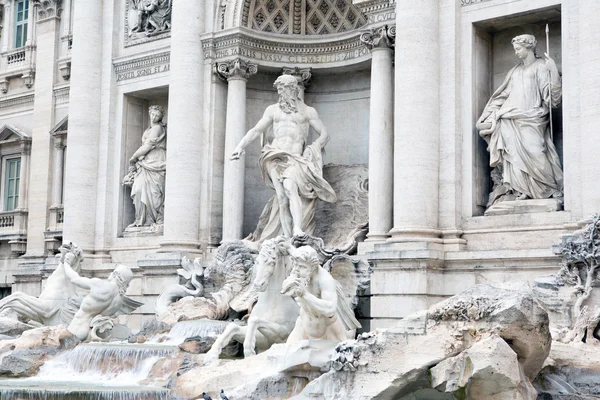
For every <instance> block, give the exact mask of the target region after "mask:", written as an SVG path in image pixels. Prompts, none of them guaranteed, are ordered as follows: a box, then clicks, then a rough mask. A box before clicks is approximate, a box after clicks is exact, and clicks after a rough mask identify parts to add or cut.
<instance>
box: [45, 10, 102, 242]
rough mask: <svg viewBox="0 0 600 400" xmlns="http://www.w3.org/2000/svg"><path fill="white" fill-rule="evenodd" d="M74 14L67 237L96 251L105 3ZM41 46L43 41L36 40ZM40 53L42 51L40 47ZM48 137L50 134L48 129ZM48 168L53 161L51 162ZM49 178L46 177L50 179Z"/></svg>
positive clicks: (66, 176) (65, 222)
mask: <svg viewBox="0 0 600 400" xmlns="http://www.w3.org/2000/svg"><path fill="white" fill-rule="evenodd" d="M73 12H74V15H73V36H74V37H76V38H77V39H76V40H75V41H74V42H73V49H72V53H71V65H72V69H73V71H72V74H71V90H70V98H69V104H70V105H69V150H68V152H69V154H68V157H67V164H66V168H65V181H66V182H68V184H69V188H68V190H66V191H65V198H64V205H65V217H64V228H63V237H64V238H65V239H66V240H72V241H74V242H76V243H77V244H78V245H79V246H80V247H81V248H82V249H83V251H84V252H86V253H89V252H93V251H94V236H95V234H94V233H95V221H96V199H97V197H98V196H97V185H96V183H97V180H98V153H99V151H98V147H99V138H100V129H101V124H100V109H101V104H100V102H101V98H102V95H101V87H102V71H101V66H102V43H103V36H102V31H103V24H102V2H101V1H97V0H78V1H77V5H76V6H75V8H74V10H73ZM38 46H39V43H38ZM38 51H39V49H38ZM46 135H47V136H49V135H48V134H47V133H46ZM48 169H49V165H48ZM47 182H48V181H47Z"/></svg>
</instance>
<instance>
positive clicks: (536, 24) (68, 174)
mask: <svg viewBox="0 0 600 400" xmlns="http://www.w3.org/2000/svg"><path fill="white" fill-rule="evenodd" d="M75 3H76V4H75ZM0 10H2V13H1V15H2V37H1V46H2V48H1V52H0V91H1V93H0V156H1V157H2V159H1V165H0V178H1V187H0V195H1V197H2V211H1V212H0V256H1V257H2V258H3V260H4V262H3V264H2V268H1V269H0V286H1V287H2V288H3V289H2V290H3V293H10V290H13V291H17V290H18V291H24V292H27V293H30V294H34V295H35V294H38V293H39V292H40V290H41V288H42V286H43V284H44V279H45V278H46V277H47V276H48V274H49V273H51V272H52V270H53V268H54V266H55V265H56V261H55V258H54V253H55V252H56V251H57V250H58V247H59V246H60V244H61V243H62V241H63V240H66V241H74V242H76V243H77V244H78V245H79V246H80V247H81V248H82V249H83V250H84V253H85V254H84V256H85V260H86V261H85V263H84V265H85V266H84V269H85V270H86V271H87V273H88V274H90V275H95V276H106V275H107V274H108V272H110V271H112V269H114V266H115V264H117V263H122V264H126V265H128V266H130V267H132V269H133V271H134V274H135V278H134V280H133V281H132V284H131V287H130V292H129V294H130V295H131V297H133V298H135V299H137V300H140V301H143V302H144V303H145V305H144V306H143V307H142V308H140V309H139V310H137V314H135V315H134V316H133V317H132V319H131V324H132V325H139V323H140V322H141V321H143V320H144V319H145V318H150V317H151V316H152V315H153V314H154V301H155V299H156V297H157V296H158V295H159V294H160V293H161V291H162V289H163V288H164V287H165V286H166V285H167V284H169V283H172V282H174V281H176V280H177V275H176V272H175V271H176V270H177V268H179V267H180V263H181V261H180V260H181V257H182V256H183V255H186V256H188V257H202V258H204V259H210V258H211V257H212V256H213V254H214V249H215V248H216V247H218V245H219V244H220V243H221V241H223V240H234V239H241V238H243V237H246V236H247V235H248V234H251V233H252V232H253V230H254V228H255V226H256V223H257V221H258V220H259V217H260V214H261V212H262V210H263V207H264V205H265V204H266V203H267V201H268V200H269V198H270V197H271V195H272V192H271V191H270V190H269V189H267V188H266V187H265V186H264V185H263V183H262V180H261V176H260V170H259V167H258V165H257V164H256V159H257V158H258V156H259V154H260V146H259V144H258V143H254V144H253V145H251V146H250V147H248V149H247V150H246V152H247V156H246V157H245V159H244V158H242V162H236V163H233V162H232V161H231V160H229V155H230V154H231V153H232V152H233V150H234V148H235V146H236V144H237V143H238V142H239V141H240V139H241V138H242V137H243V135H244V134H245V133H246V131H247V130H248V129H249V128H250V127H252V126H253V124H254V123H255V122H256V121H258V120H259V119H260V117H261V115H262V112H263V110H264V109H265V107H266V106H267V105H269V104H272V103H275V102H277V91H276V90H275V89H274V88H273V87H272V83H273V81H274V80H275V79H276V78H277V76H279V75H281V74H282V73H285V74H291V75H294V76H296V77H297V79H298V81H299V82H300V83H301V87H302V91H301V93H300V96H301V97H302V98H303V99H304V101H305V102H306V104H308V105H310V106H312V107H314V108H315V109H316V110H317V111H318V112H319V115H320V116H321V119H322V121H323V123H324V125H325V126H326V127H327V129H328V131H329V136H330V138H331V140H330V142H329V144H328V146H327V152H326V154H325V155H324V162H325V163H326V164H332V165H338V166H348V167H349V166H364V167H365V168H367V169H368V183H367V182H366V181H365V182H364V187H367V186H368V198H369V206H368V216H367V215H365V216H364V217H365V218H364V219H365V220H367V219H368V222H369V225H368V231H365V233H366V237H364V238H362V239H361V240H360V243H359V244H358V248H357V253H358V255H359V256H361V257H364V258H366V259H368V260H369V262H370V263H371V266H372V269H373V275H372V280H371V288H370V292H369V294H368V295H366V296H365V298H364V299H363V300H364V302H363V307H362V308H361V310H360V313H361V315H360V317H361V319H362V322H368V324H366V327H371V328H377V327H387V326H390V325H391V324H393V323H394V321H396V320H397V319H399V318H402V317H403V316H405V315H408V314H410V313H412V312H414V311H417V310H421V309H424V308H426V307H428V306H429V305H431V304H433V303H435V302H437V301H439V300H441V299H443V298H445V297H447V296H450V295H453V294H455V293H458V292H459V291H461V290H462V289H465V288H467V287H469V286H471V285H473V284H476V283H482V282H488V281H505V280H511V279H514V278H515V277H519V278H521V279H529V280H532V279H534V278H535V277H536V276H538V275H540V274H544V273H547V272H549V271H554V270H555V269H556V268H557V267H558V264H559V257H558V256H557V255H555V254H554V253H553V252H552V246H553V245H554V244H555V243H557V242H558V241H559V239H560V237H561V235H564V234H566V233H569V232H571V231H573V230H575V229H578V228H579V227H580V226H581V223H582V222H581V221H583V220H584V219H585V218H586V217H587V216H589V215H590V214H592V213H594V212H597V211H598V206H599V204H600V186H598V185H597V184H596V182H595V180H596V177H597V176H600V160H599V159H598V157H597V156H596V151H595V149H596V148H597V146H598V143H600V140H597V139H598V136H599V135H600V134H599V133H598V129H597V127H598V126H599V125H600V107H598V99H599V98H600V76H599V75H598V71H600V60H598V56H597V55H598V54H600V48H599V47H600V36H599V33H598V32H597V30H596V29H595V24H594V22H595V18H596V17H595V16H597V15H598V13H599V12H600V5H598V3H597V2H595V1H592V0H581V1H562V0H423V1H419V2H413V1H408V0H395V1H394V0H215V1H202V0H185V1H183V0H175V1H172V0H103V1H98V0H78V1H77V2H75V1H73V0H31V1H30V0H3V7H2V8H0ZM546 25H547V26H548V33H546V31H545V27H546ZM521 34H533V35H535V36H536V37H537V40H538V46H537V47H538V53H539V55H540V56H541V54H543V53H544V52H545V50H544V51H542V50H543V49H547V48H548V49H549V52H550V53H549V55H550V56H551V57H552V58H553V59H554V61H555V62H556V64H557V67H558V70H559V72H560V74H561V78H562V103H561V104H560V105H559V106H558V107H555V108H554V109H553V110H552V125H553V132H552V134H553V135H552V140H553V143H554V145H555V147H556V149H557V152H558V155H559V157H560V161H561V164H562V167H563V170H564V196H562V197H561V198H559V199H537V200H536V199H533V200H523V201H524V202H525V203H519V204H520V205H517V206H514V207H504V208H502V209H500V210H498V209H497V208H495V209H493V210H492V208H491V207H488V202H489V196H490V192H492V190H493V189H494V187H495V186H494V171H493V169H492V168H490V155H489V153H488V152H487V150H486V148H487V144H486V143H485V141H484V140H483V139H482V138H481V137H480V135H479V134H478V131H477V128H476V121H477V119H478V118H479V116H480V115H481V113H482V110H483V109H484V107H485V106H486V102H487V101H488V99H489V98H490V97H491V96H492V94H493V92H494V90H495V89H496V88H498V87H499V86H500V85H501V84H502V81H503V79H504V77H505V76H506V75H507V73H508V72H509V71H510V70H511V68H512V67H513V66H514V56H513V49H512V46H511V38H513V37H515V36H517V35H521ZM547 39H548V40H547ZM154 106H158V107H154ZM152 110H155V111H156V110H160V119H159V118H158V117H157V116H156V117H152V115H153V114H152V112H151V111H152ZM157 112H158V111H157ZM153 118H156V119H153ZM153 126H162V127H163V128H164V129H163V128H160V129H159V130H160V132H164V135H163V136H160V134H157V135H159V136H158V137H157V139H160V140H163V139H164V140H165V141H166V145H165V147H166V149H165V154H166V179H164V177H163V178H162V179H163V180H164V184H163V187H162V188H161V189H160V190H162V197H160V196H158V198H159V199H162V200H159V202H161V201H162V202H164V204H161V206H162V207H163V208H164V210H163V211H162V214H161V215H160V216H158V217H156V218H154V220H153V224H154V227H153V228H152V229H147V230H145V229H132V227H131V225H132V224H134V225H135V222H136V221H140V219H139V217H140V215H139V209H138V210H136V205H135V202H134V201H132V198H131V196H132V190H133V191H135V190H136V189H135V188H134V187H133V186H132V185H127V184H123V178H124V177H126V176H127V175H128V171H129V168H130V167H131V165H132V163H131V157H132V155H133V154H135V153H136V151H137V150H138V149H140V144H142V146H143V145H144V144H145V143H146V141H147V135H150V134H151V133H146V132H149V130H150V128H151V127H153ZM157 132H158V131H157ZM165 136H166V138H168V139H165ZM67 138H68V146H67ZM134 161H135V160H134ZM159 180H160V179H159ZM130 183H131V182H130ZM159 186H160V185H159ZM338 206H339V207H343V206H344V205H343V204H341V203H338ZM317 224H318V221H317ZM134 228H135V227H134ZM317 231H318V228H317ZM363 239H364V240H363ZM363 325H364V324H363Z"/></svg>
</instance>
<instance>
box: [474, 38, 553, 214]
mask: <svg viewBox="0 0 600 400" xmlns="http://www.w3.org/2000/svg"><path fill="white" fill-rule="evenodd" d="M536 44H537V41H536V39H535V37H534V36H533V35H520V36H517V37H515V38H513V39H512V45H513V47H514V50H515V54H516V56H517V58H518V59H519V63H518V64H517V65H516V66H515V67H514V68H512V69H511V70H510V71H509V72H508V74H507V76H506V78H505V79H504V82H503V83H502V85H500V87H499V88H498V89H497V90H496V91H495V92H494V94H493V95H492V97H491V98H490V100H489V101H488V103H487V105H486V106H485V108H484V110H483V113H482V115H481V117H480V118H479V119H478V121H477V129H479V134H480V135H481V137H482V138H483V139H485V141H486V142H487V144H488V151H489V152H490V166H491V167H492V168H494V167H496V168H498V169H499V170H500V172H501V174H502V182H501V186H499V187H497V188H495V190H494V192H492V193H491V195H490V201H489V203H488V206H491V205H492V204H494V203H496V202H499V201H503V200H509V199H516V200H526V199H547V198H559V197H562V196H563V173H562V168H561V165H560V160H559V157H558V153H557V152H556V148H555V146H554V143H553V142H552V135H551V130H550V112H551V108H552V107H556V106H558V105H559V104H560V101H561V97H562V87H561V80H560V75H559V73H558V68H557V67H556V63H555V62H554V60H553V59H552V58H550V56H549V54H548V53H546V54H544V56H545V58H544V59H542V58H539V57H537V56H536V53H535V47H536Z"/></svg>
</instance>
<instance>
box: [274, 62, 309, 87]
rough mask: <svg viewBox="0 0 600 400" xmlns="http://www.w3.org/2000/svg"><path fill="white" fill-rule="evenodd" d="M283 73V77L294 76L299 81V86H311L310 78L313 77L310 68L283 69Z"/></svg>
mask: <svg viewBox="0 0 600 400" xmlns="http://www.w3.org/2000/svg"><path fill="white" fill-rule="evenodd" d="M281 73H282V75H292V76H293V77H294V78H296V80H297V81H298V85H300V86H302V87H303V88H307V87H308V85H310V78H311V77H312V73H311V69H310V68H298V67H293V68H289V67H286V68H283V71H282V72H281Z"/></svg>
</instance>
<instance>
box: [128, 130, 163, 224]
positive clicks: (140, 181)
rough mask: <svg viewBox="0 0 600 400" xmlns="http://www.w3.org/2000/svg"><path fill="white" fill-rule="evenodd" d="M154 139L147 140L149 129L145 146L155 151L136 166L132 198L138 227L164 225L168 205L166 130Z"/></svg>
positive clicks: (145, 135) (150, 152)
mask: <svg viewBox="0 0 600 400" xmlns="http://www.w3.org/2000/svg"><path fill="white" fill-rule="evenodd" d="M161 129H162V133H161V135H160V136H159V137H157V138H155V139H151V138H148V137H147V136H148V135H149V133H150V129H147V130H146V131H145V132H144V135H143V137H142V144H144V145H147V146H151V147H152V149H151V150H150V151H149V152H148V153H146V156H145V157H144V158H143V159H142V160H140V161H138V162H137V172H136V176H135V179H134V181H133V185H132V186H131V198H132V199H133V205H134V206H135V222H134V223H135V224H136V225H137V226H145V225H152V224H162V223H163V219H164V216H163V210H164V203H165V175H166V169H167V167H166V160H167V150H166V149H167V128H166V126H164V125H161Z"/></svg>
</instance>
